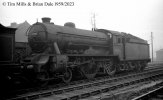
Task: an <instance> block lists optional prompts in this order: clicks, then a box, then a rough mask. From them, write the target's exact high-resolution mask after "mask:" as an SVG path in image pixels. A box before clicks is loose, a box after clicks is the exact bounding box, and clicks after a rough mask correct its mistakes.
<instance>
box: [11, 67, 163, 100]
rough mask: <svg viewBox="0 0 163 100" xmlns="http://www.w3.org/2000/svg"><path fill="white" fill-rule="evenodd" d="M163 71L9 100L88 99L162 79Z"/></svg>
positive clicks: (93, 82) (31, 94)
mask: <svg viewBox="0 0 163 100" xmlns="http://www.w3.org/2000/svg"><path fill="white" fill-rule="evenodd" d="M162 72H163V69H160V68H156V69H153V70H151V69H149V70H145V71H144V72H140V73H134V74H130V75H124V76H116V77H113V78H108V77H104V78H103V79H102V78H99V79H96V80H92V81H87V82H83V81H76V82H72V83H70V84H69V85H66V86H61V87H59V88H54V87H53V88H51V89H45V90H40V91H37V92H31V93H27V94H23V95H17V97H15V98H11V99H10V100H23V99H25V100H32V99H38V100H44V99H47V100H52V99H53V100H57V99H58V100H62V99H63V100H69V99H83V98H89V97H91V96H94V95H98V94H103V93H106V92H108V91H113V90H117V89H119V88H123V87H126V86H130V85H134V84H138V83H141V84H143V82H145V83H146V82H149V81H151V80H156V79H157V78H158V77H159V78H160V77H162Z"/></svg>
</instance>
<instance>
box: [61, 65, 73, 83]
mask: <svg viewBox="0 0 163 100" xmlns="http://www.w3.org/2000/svg"><path fill="white" fill-rule="evenodd" d="M71 79H72V70H71V69H70V68H67V71H66V72H65V73H64V75H63V77H62V80H63V82H65V83H69V82H70V81H71Z"/></svg>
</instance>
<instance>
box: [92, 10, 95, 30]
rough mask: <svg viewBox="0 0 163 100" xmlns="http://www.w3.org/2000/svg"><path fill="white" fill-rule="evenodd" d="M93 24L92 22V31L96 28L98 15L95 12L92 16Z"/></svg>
mask: <svg viewBox="0 0 163 100" xmlns="http://www.w3.org/2000/svg"><path fill="white" fill-rule="evenodd" d="M91 24H92V31H95V30H96V15H95V13H93V16H92V18H91Z"/></svg>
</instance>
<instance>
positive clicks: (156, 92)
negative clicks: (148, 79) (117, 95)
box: [132, 83, 163, 100]
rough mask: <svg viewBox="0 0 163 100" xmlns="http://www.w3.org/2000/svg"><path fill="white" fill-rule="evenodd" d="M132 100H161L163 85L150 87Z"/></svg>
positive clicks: (162, 97)
mask: <svg viewBox="0 0 163 100" xmlns="http://www.w3.org/2000/svg"><path fill="white" fill-rule="evenodd" d="M132 100H163V83H162V84H159V86H158V85H155V86H153V87H150V88H149V89H148V91H145V93H143V94H141V95H139V96H137V97H135V98H133V99H132Z"/></svg>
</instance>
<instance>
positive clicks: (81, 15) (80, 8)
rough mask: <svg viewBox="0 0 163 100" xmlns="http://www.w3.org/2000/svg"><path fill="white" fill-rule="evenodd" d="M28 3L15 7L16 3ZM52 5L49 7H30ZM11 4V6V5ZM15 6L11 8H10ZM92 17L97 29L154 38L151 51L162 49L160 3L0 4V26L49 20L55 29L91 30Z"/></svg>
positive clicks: (78, 0)
mask: <svg viewBox="0 0 163 100" xmlns="http://www.w3.org/2000/svg"><path fill="white" fill-rule="evenodd" d="M21 1H22V2H25V3H26V4H28V3H31V6H28V5H24V6H23V5H22V6H19V5H17V4H16V3H17V2H21ZM34 1H35V3H45V2H52V3H53V6H46V5H43V6H38V5H37V6H34V5H33V2H34ZM9 2H10V3H9ZM57 2H73V3H74V6H55V3H57ZM11 3H12V5H11ZM13 3H15V6H14V4H13ZM93 13H95V15H96V26H97V28H104V29H109V30H115V31H120V32H127V33H130V34H133V35H136V36H138V37H140V38H143V39H145V40H148V43H149V44H150V43H151V41H150V34H151V32H153V34H154V51H156V50H159V49H161V48H163V0H1V1H0V23H1V24H3V25H5V26H9V25H10V23H11V22H17V23H22V22H24V21H25V20H26V21H28V22H29V23H30V24H33V23H35V22H36V21H37V19H38V21H40V22H41V18H42V17H50V18H52V20H51V21H52V22H54V24H57V25H64V23H65V22H74V23H75V24H76V27H77V28H81V29H88V30H90V29H91V27H92V26H91V17H92V14H93Z"/></svg>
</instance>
